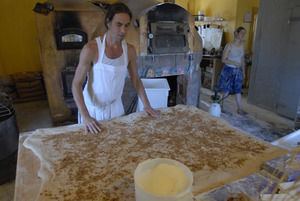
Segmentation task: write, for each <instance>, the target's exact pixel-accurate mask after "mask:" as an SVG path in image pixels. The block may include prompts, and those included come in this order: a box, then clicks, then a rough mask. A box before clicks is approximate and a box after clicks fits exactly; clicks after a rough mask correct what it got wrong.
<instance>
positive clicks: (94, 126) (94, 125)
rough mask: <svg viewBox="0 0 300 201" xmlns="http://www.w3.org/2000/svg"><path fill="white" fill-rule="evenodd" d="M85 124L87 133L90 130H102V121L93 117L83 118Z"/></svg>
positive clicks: (97, 131) (96, 131)
mask: <svg viewBox="0 0 300 201" xmlns="http://www.w3.org/2000/svg"><path fill="white" fill-rule="evenodd" d="M83 125H84V129H85V133H88V132H89V131H90V132H91V133H93V134H96V133H99V132H101V125H100V123H99V122H98V121H97V120H96V119H94V118H92V117H87V118H83Z"/></svg>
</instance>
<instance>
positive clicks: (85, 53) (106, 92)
mask: <svg viewBox="0 0 300 201" xmlns="http://www.w3.org/2000/svg"><path fill="white" fill-rule="evenodd" d="M131 19H132V13H131V11H130V10H129V8H128V7H127V6H126V5H125V4H123V3H115V4H113V5H111V7H110V8H109V9H108V11H107V13H106V16H105V26H106V28H107V32H106V34H105V35H104V36H99V37H97V38H95V39H94V40H92V41H90V42H88V43H87V44H85V45H84V47H83V49H82V50H81V53H80V57H79V64H78V66H77V68H76V72H75V76H74V79H73V82H72V93H73V96H74V99H75V102H76V105H77V107H78V110H79V115H78V123H82V124H83V125H84V127H85V130H86V132H88V131H90V132H91V133H98V132H100V131H101V125H100V123H99V122H98V121H99V120H104V119H110V118H114V117H119V116H122V115H124V113H125V112H124V107H123V103H122V99H121V97H122V93H123V88H124V84H125V78H126V75H127V72H128V73H129V76H130V79H131V83H132V85H133V87H134V89H135V90H136V91H137V93H138V95H139V97H140V99H141V100H142V102H143V105H144V112H146V113H147V114H149V115H151V116H153V117H160V114H159V112H158V111H156V110H154V109H153V108H152V107H151V105H150V103H149V100H148V98H147V95H146V93H145V89H144V87H143V84H142V82H141V79H140V78H139V75H138V72H137V67H136V51H135V48H134V46H133V45H131V44H127V43H126V41H125V40H124V38H125V37H126V34H127V32H128V29H129V26H130V21H131ZM86 76H88V80H87V83H86V85H85V87H84V90H83V91H82V85H83V83H84V81H85V79H86Z"/></svg>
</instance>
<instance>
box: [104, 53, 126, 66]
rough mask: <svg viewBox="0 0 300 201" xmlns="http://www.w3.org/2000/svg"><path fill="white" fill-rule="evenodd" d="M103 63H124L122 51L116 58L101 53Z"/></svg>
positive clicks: (118, 64)
mask: <svg viewBox="0 0 300 201" xmlns="http://www.w3.org/2000/svg"><path fill="white" fill-rule="evenodd" d="M102 62H103V63H104V64H108V65H112V66H121V65H124V52H123V53H122V55H121V56H120V57H118V58H116V59H110V58H108V57H107V56H106V55H105V54H104V55H103V61H102Z"/></svg>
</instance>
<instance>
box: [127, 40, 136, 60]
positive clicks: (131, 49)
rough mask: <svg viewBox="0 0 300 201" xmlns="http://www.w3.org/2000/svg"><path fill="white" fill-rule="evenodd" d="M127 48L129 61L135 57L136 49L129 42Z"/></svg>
mask: <svg viewBox="0 0 300 201" xmlns="http://www.w3.org/2000/svg"><path fill="white" fill-rule="evenodd" d="M127 49H128V59H129V61H131V60H135V59H136V51H135V47H134V46H133V45H131V44H129V43H127Z"/></svg>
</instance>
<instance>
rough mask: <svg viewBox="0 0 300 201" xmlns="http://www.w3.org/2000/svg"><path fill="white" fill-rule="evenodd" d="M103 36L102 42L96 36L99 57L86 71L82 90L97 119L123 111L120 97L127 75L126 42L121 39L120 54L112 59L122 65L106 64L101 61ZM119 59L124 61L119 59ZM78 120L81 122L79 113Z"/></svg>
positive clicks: (89, 107)
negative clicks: (121, 51) (85, 81)
mask: <svg viewBox="0 0 300 201" xmlns="http://www.w3.org/2000/svg"><path fill="white" fill-rule="evenodd" d="M105 38H106V35H104V37H103V42H101V39H100V37H98V38H96V41H97V46H98V55H99V57H98V61H97V63H96V64H94V65H93V67H92V68H91V69H90V70H89V72H88V81H87V84H86V86H85V88H84V90H83V98H84V102H85V105H86V107H87V109H88V111H89V114H90V115H91V117H93V118H95V119H96V120H98V121H99V120H103V119H110V118H114V117H119V116H122V115H123V114H124V113H125V112H124V107H123V103H122V99H121V97H122V93H123V88H124V84H125V78H126V75H127V66H128V54H127V44H126V42H125V41H124V40H123V41H122V50H123V54H122V56H120V57H119V58H117V59H112V62H113V63H119V64H122V65H111V64H106V63H104V62H103V59H104V56H105ZM120 59H121V60H122V59H123V60H124V61H119V60H120ZM78 121H79V123H82V118H81V115H80V114H79V118H78Z"/></svg>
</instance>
